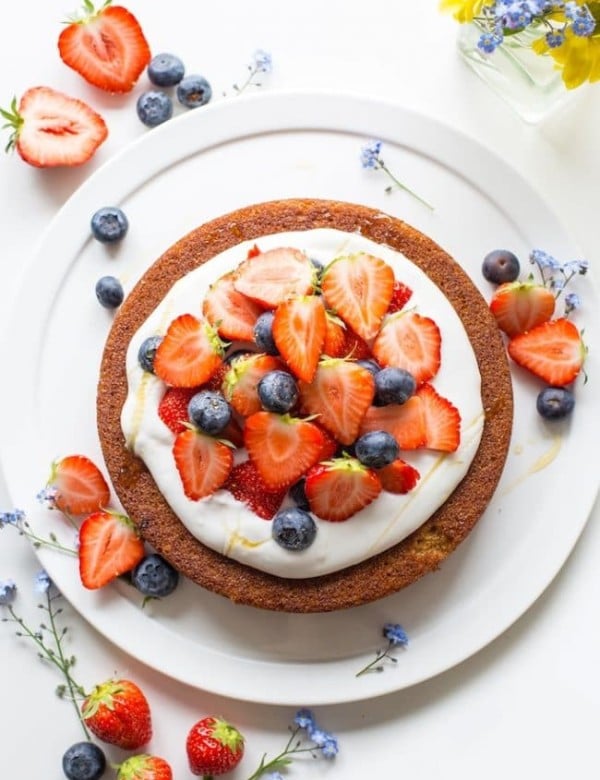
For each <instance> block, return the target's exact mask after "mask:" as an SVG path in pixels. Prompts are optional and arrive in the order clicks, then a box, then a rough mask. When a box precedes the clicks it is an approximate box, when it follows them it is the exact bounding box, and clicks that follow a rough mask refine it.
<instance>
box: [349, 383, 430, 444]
mask: <svg viewBox="0 0 600 780" xmlns="http://www.w3.org/2000/svg"><path fill="white" fill-rule="evenodd" d="M370 431H387V432H388V433H391V434H392V436H393V437H394V438H395V439H396V441H397V442H398V446H399V447H400V449H401V450H415V449H417V448H418V447H423V445H424V444H425V436H426V433H425V418H424V415H423V404H422V402H421V399H420V398H418V397H417V396H415V395H413V396H412V398H409V399H408V401H407V402H406V403H404V404H388V405H387V406H371V407H370V409H368V410H367V413H366V414H365V416H364V419H363V421H362V423H361V426H360V435H361V436H362V435H363V433H369V432H370Z"/></svg>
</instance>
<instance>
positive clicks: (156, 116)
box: [136, 89, 173, 127]
mask: <svg viewBox="0 0 600 780" xmlns="http://www.w3.org/2000/svg"><path fill="white" fill-rule="evenodd" d="M136 109H137V115H138V116H139V118H140V121H141V122H143V124H145V125H146V127H156V125H162V123H163V122H166V121H167V119H170V118H171V117H172V116H173V101H172V100H171V98H170V97H169V96H168V95H167V93H166V92H160V90H157V89H150V90H148V91H147V92H142V94H141V95H140V96H139V98H138V101H137V103H136Z"/></svg>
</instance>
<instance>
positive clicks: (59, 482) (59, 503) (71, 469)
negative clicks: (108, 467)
mask: <svg viewBox="0 0 600 780" xmlns="http://www.w3.org/2000/svg"><path fill="white" fill-rule="evenodd" d="M48 487H52V488H54V490H55V494H54V499H53V503H54V506H55V507H56V508H57V509H60V511H61V512H65V513H66V514H69V515H85V514H88V512H96V511H97V510H98V509H102V508H103V507H106V506H108V503H109V501H110V490H109V487H108V485H107V484H106V480H105V479H104V477H103V476H102V472H101V471H100V469H99V468H98V467H97V466H96V465H95V464H94V463H93V462H92V461H91V460H90V459H89V458H86V457H85V455H67V456H66V457H65V458H61V459H60V460H57V461H55V462H54V463H53V464H52V471H51V474H50V479H49V480H48Z"/></svg>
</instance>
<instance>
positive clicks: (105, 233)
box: [91, 206, 129, 244]
mask: <svg viewBox="0 0 600 780" xmlns="http://www.w3.org/2000/svg"><path fill="white" fill-rule="evenodd" d="M91 227H92V235H93V236H94V238H95V239H97V240H98V241H101V242H102V243H103V244H112V243H113V242H114V241H120V240H121V239H122V238H123V237H124V236H125V233H127V230H128V229H129V220H128V219H127V217H126V216H125V214H124V212H123V211H122V210H121V209H120V208H118V207H117V206H104V207H103V208H101V209H98V211H96V213H95V214H94V215H93V216H92V221H91Z"/></svg>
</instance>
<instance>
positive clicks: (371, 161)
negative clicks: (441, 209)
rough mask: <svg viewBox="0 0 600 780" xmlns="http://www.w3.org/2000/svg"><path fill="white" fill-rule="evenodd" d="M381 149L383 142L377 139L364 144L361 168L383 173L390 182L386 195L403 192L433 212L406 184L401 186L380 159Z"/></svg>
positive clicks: (429, 204)
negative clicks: (396, 191) (398, 191)
mask: <svg viewBox="0 0 600 780" xmlns="http://www.w3.org/2000/svg"><path fill="white" fill-rule="evenodd" d="M382 147H383V142H382V141H380V140H379V139H373V140H371V141H369V142H368V143H366V144H364V145H363V146H362V148H361V151H360V162H361V165H362V167H363V168H365V169H371V170H374V171H383V173H385V175H386V176H387V177H388V178H389V179H390V180H391V182H392V183H391V184H389V185H388V186H387V187H386V188H385V192H386V193H387V194H388V195H389V194H391V193H392V192H393V191H394V190H395V189H399V190H403V191H404V192H406V193H408V194H409V195H411V196H412V197H413V198H415V199H416V200H418V201H419V202H420V203H422V204H423V205H424V206H427V208H428V209H431V211H433V206H432V205H431V203H428V202H427V201H426V200H424V199H423V198H422V197H421V196H420V195H417V193H416V192H415V191H414V190H411V189H410V188H409V187H407V186H406V184H403V183H402V182H401V181H400V180H399V179H398V178H397V177H396V176H395V175H394V174H393V173H392V171H391V170H390V169H389V168H388V166H387V165H386V164H385V162H384V161H383V159H382V157H381V149H382Z"/></svg>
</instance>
